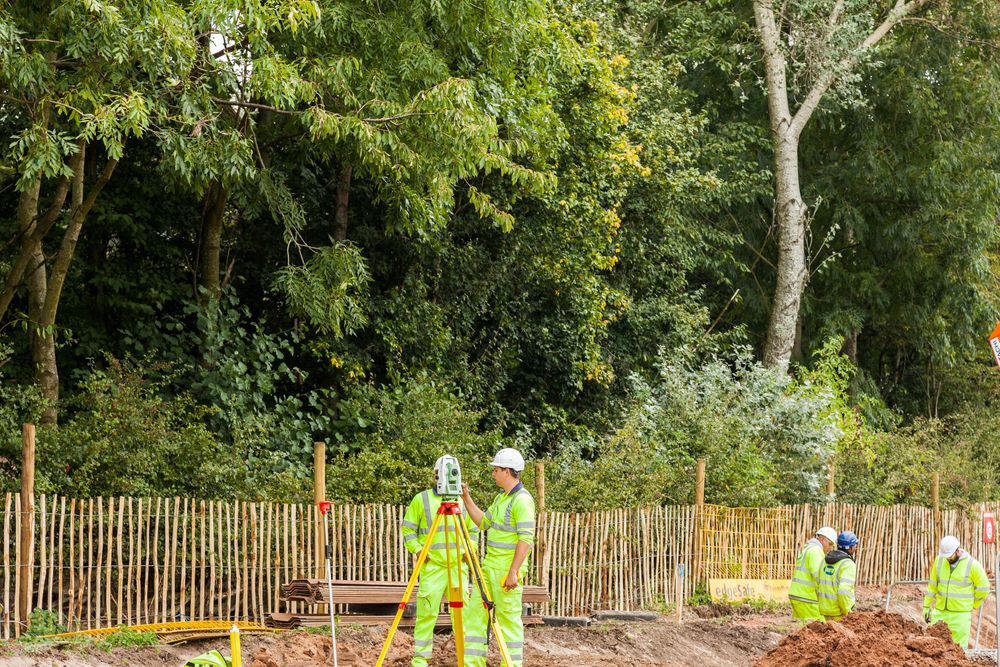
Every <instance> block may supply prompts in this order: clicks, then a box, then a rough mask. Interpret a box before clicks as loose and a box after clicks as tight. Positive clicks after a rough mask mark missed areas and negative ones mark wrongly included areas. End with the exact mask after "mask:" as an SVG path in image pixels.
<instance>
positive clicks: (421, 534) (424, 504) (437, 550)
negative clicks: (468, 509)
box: [403, 489, 479, 574]
mask: <svg viewBox="0 0 1000 667" xmlns="http://www.w3.org/2000/svg"><path fill="white" fill-rule="evenodd" d="M458 503H459V505H460V506H462V499H461V498H459V499H458ZM439 507H441V496H439V495H437V494H435V493H434V490H433V489H428V490H427V491H424V492H423V493H418V494H417V495H416V496H414V497H413V500H411V501H410V506H409V507H408V508H406V514H405V515H403V546H405V547H406V549H407V551H409V552H410V553H413V554H417V553H420V550H421V549H423V548H424V543H425V542H426V541H427V536H428V535H429V534H430V532H431V524H432V523H434V517H435V515H436V514H437V511H438V508H439ZM461 519H462V521H464V522H465V525H466V526H467V527H468V528H469V537H471V538H472V542H473V546H475V545H476V544H478V541H479V528H477V527H476V524H474V523H473V522H472V519H470V518H469V515H468V514H466V513H465V507H464V506H462V516H461ZM448 521H449V523H451V525H449V526H446V525H445V520H444V519H443V518H442V520H441V524H440V525H439V526H438V529H437V532H436V533H435V534H434V541H433V542H432V543H431V550H430V551H429V552H428V553H427V561H428V562H429V563H432V564H434V565H438V566H440V567H447V565H446V563H447V561H448V557H447V555H446V553H445V546H446V545H445V535H447V536H448V544H449V545H450V546H451V549H450V551H451V563H452V569H453V570H454V571H455V573H456V574H457V573H458V572H459V570H458V564H457V563H456V562H455V561H456V558H457V551H456V547H455V545H456V541H457V539H458V535H457V534H456V533H455V528H456V526H455V524H454V522H453V521H452V520H451V519H449V520H448ZM446 527H447V528H448V531H447V532H445V528H446ZM462 553H463V554H464V553H465V551H464V549H463V550H462Z"/></svg>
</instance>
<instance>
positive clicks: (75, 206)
mask: <svg viewBox="0 0 1000 667" xmlns="http://www.w3.org/2000/svg"><path fill="white" fill-rule="evenodd" d="M78 148H79V152H78V154H77V156H76V159H75V160H73V161H72V162H71V166H72V168H73V182H72V199H71V204H70V213H69V222H68V224H67V225H66V232H65V233H64V234H63V240H62V244H61V245H60V247H59V252H58V254H57V255H56V258H55V261H54V262H53V263H52V271H51V275H48V274H47V271H46V267H45V255H44V253H43V252H42V245H41V241H40V240H39V241H38V242H37V243H36V244H35V246H36V247H35V250H34V252H33V254H32V258H31V261H30V263H29V265H28V268H27V271H28V272H29V273H28V279H27V284H28V313H29V318H30V319H31V321H32V323H33V324H34V325H35V326H34V327H33V334H32V336H31V356H32V361H34V364H35V383H36V384H37V385H38V388H39V390H40V391H41V394H42V398H44V399H45V401H46V407H45V409H44V411H43V412H42V416H41V420H40V421H41V424H42V425H43V426H55V425H56V424H57V422H58V412H57V405H56V404H57V403H58V402H59V366H58V363H57V360H56V340H55V330H54V327H55V323H56V313H57V312H58V311H59V299H60V297H61V296H62V289H63V285H64V284H65V282H66V276H67V274H68V273H69V266H70V263H71V262H72V261H73V253H74V252H75V250H76V244H77V241H78V240H79V238H80V230H81V229H82V227H83V222H84V220H85V219H86V217H87V214H88V213H89V212H90V209H91V207H93V205H94V201H95V200H96V199H97V196H98V195H99V194H100V193H101V190H103V189H104V186H105V185H106V184H107V182H108V180H110V178H111V174H112V173H113V172H114V170H115V167H116V166H117V164H118V161H117V160H114V159H112V160H108V164H107V165H106V166H105V168H104V172H103V173H102V174H101V176H100V178H99V179H98V180H97V182H96V183H94V186H93V187H92V188H91V189H90V192H89V193H88V194H87V198H86V199H84V196H83V195H84V181H83V175H84V165H85V162H86V161H85V154H86V149H87V145H86V142H84V141H83V140H80V141H79V142H78ZM29 205H30V203H29ZM35 208H36V209H37V196H36V197H35Z"/></svg>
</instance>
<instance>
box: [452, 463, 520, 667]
mask: <svg viewBox="0 0 1000 667" xmlns="http://www.w3.org/2000/svg"><path fill="white" fill-rule="evenodd" d="M490 466H492V468H493V480H494V481H495V482H496V484H497V486H499V487H500V488H501V489H502V490H503V492H502V493H500V494H499V495H498V496H497V497H496V498H495V499H494V500H493V503H492V504H491V505H490V507H489V509H488V510H486V511H485V512H483V511H482V510H480V509H479V508H478V507H476V503H474V502H473V501H472V497H471V496H470V495H469V487H468V485H466V484H463V485H462V487H463V488H462V490H463V491H464V495H463V496H462V499H463V500H464V501H465V508H466V511H467V512H468V514H469V516H470V517H471V518H472V520H473V521H474V522H475V523H476V525H477V526H479V527H480V528H482V529H483V530H489V531H490V532H489V534H488V537H487V540H486V558H484V559H483V579H485V581H484V582H483V583H484V584H485V585H486V587H487V588H488V589H489V592H490V597H491V598H492V599H493V602H494V603H495V604H496V618H497V625H499V626H500V631H501V632H503V637H504V642H505V643H506V644H507V648H508V649H509V650H510V658H511V661H512V662H513V663H514V665H515V666H516V667H520V665H521V664H522V661H523V654H524V626H523V625H522V624H521V593H522V592H523V590H524V587H523V586H522V585H521V580H523V579H524V575H525V573H526V572H527V569H528V553H529V552H530V551H531V547H532V545H533V544H534V543H535V501H534V499H533V498H532V497H531V494H530V493H528V492H527V490H525V488H524V486H523V485H522V484H521V480H520V475H521V471H522V470H524V457H522V456H521V453H520V452H519V451H517V450H516V449H511V448H509V447H508V448H505V449H501V450H500V451H499V452H497V455H496V456H495V457H493V461H491V462H490ZM473 593H475V591H473ZM468 618H469V620H468V621H467V623H466V625H465V665H466V667H485V666H486V652H487V644H486V628H487V622H488V621H487V615H486V609H485V608H484V607H483V605H481V604H475V603H474V602H473V603H472V604H470V605H469V612H468Z"/></svg>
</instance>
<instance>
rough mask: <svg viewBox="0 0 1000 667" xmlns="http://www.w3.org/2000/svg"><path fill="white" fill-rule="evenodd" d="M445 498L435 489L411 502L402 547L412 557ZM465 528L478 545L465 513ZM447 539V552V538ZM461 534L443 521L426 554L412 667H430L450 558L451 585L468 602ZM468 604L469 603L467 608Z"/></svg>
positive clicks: (438, 466) (438, 465) (475, 530)
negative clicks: (459, 539)
mask: <svg viewBox="0 0 1000 667" xmlns="http://www.w3.org/2000/svg"><path fill="white" fill-rule="evenodd" d="M444 458H445V457H443V456H442V457H441V458H439V459H438V460H437V461H436V462H435V463H434V480H435V482H436V481H437V479H438V476H439V475H441V474H443V472H442V470H441V465H442V462H443V460H444ZM441 501H442V497H441V496H439V495H437V493H436V492H435V489H434V488H433V487H432V488H430V489H428V490H426V491H424V492H422V493H418V494H417V495H416V496H414V498H413V500H411V501H410V506H409V507H408V508H407V510H406V514H405V515H404V517H403V544H404V545H405V546H406V549H407V550H408V551H409V552H410V553H412V554H419V553H420V551H421V550H422V549H423V548H424V543H425V542H426V540H427V535H428V534H429V533H430V532H431V524H432V523H433V522H434V516H435V515H436V514H437V511H438V508H439V507H441ZM461 520H462V521H465V525H467V526H468V527H469V536H470V537H471V538H472V540H473V544H474V545H475V544H476V543H477V541H478V539H479V529H478V528H476V526H475V525H474V524H473V523H472V521H471V519H470V518H469V515H468V514H465V513H463V515H462V517H461ZM446 535H447V537H448V542H447V546H448V547H449V549H448V550H447V551H448V553H446V549H445V546H446V544H445V536H446ZM457 543H458V535H456V534H455V526H451V525H447V524H445V523H444V522H442V523H441V524H440V525H439V526H438V529H437V532H435V533H434V541H433V542H432V543H431V549H430V551H429V552H427V561H426V562H425V563H424V566H423V568H422V569H421V570H420V574H419V582H420V588H419V592H418V593H417V624H416V627H415V628H414V630H413V644H414V650H413V667H427V660H428V658H430V657H431V651H432V650H433V648H434V626H435V625H436V624H437V617H438V609H439V608H440V607H441V598H442V597H444V595H445V594H446V593H447V590H448V559H449V557H450V559H451V581H452V585H453V586H455V587H457V588H458V589H459V590H460V591H462V597H463V598H465V599H466V602H468V599H467V598H468V596H467V595H466V582H467V579H466V576H465V575H466V573H467V572H468V568H467V567H464V566H463V558H462V557H461V556H460V555H459V554H460V552H459V551H458V548H457ZM467 606H468V604H466V607H467ZM448 611H449V612H450V613H451V614H452V623H454V620H455V619H454V614H455V610H454V609H453V608H452V607H451V606H449V607H448Z"/></svg>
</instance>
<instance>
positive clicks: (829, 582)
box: [816, 549, 858, 618]
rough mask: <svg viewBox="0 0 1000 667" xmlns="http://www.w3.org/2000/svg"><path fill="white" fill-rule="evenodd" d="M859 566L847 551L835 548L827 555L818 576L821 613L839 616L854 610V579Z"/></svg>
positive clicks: (817, 591)
mask: <svg viewBox="0 0 1000 667" xmlns="http://www.w3.org/2000/svg"><path fill="white" fill-rule="evenodd" d="M857 576H858V566H857V564H855V562H854V559H853V558H852V557H851V555H850V554H849V553H847V552H846V551H841V550H840V549H834V550H833V551H831V552H830V553H828V554H827V555H826V559H825V562H824V564H823V567H822V568H820V571H819V576H818V577H817V578H816V595H817V596H818V597H819V613H821V614H823V615H824V616H832V617H834V618H839V617H841V616H846V615H847V614H850V613H851V612H852V611H854V581H855V579H857Z"/></svg>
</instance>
